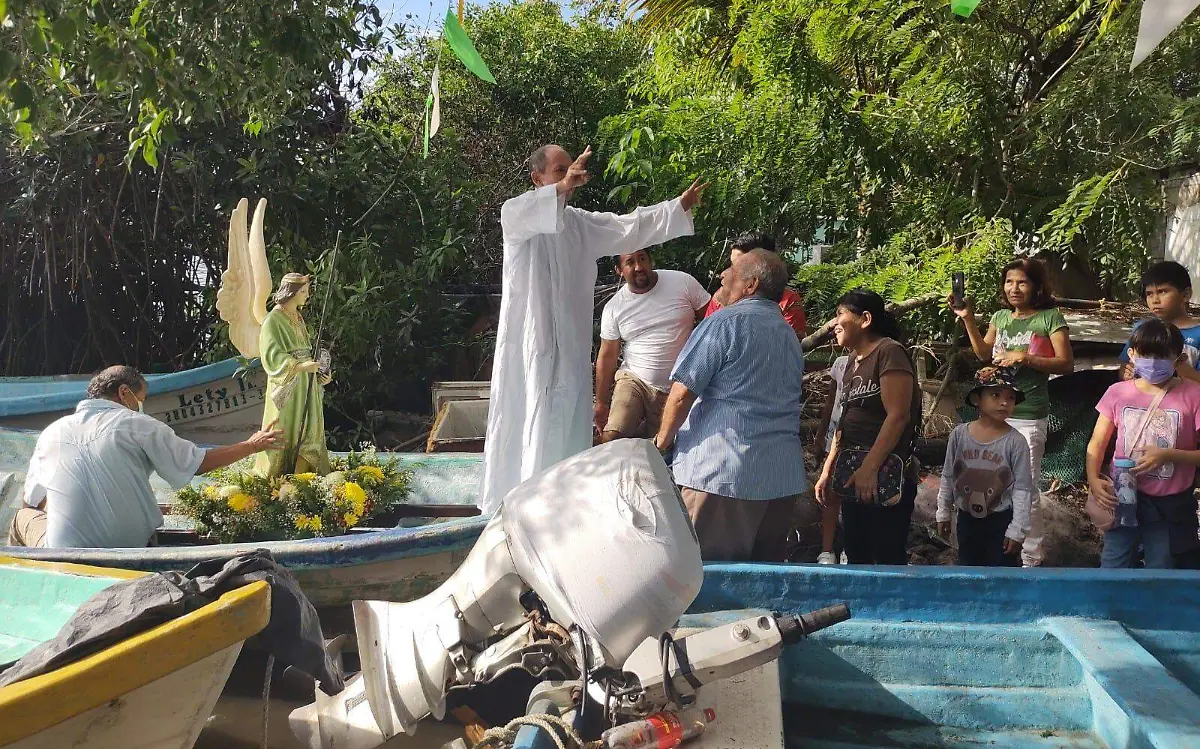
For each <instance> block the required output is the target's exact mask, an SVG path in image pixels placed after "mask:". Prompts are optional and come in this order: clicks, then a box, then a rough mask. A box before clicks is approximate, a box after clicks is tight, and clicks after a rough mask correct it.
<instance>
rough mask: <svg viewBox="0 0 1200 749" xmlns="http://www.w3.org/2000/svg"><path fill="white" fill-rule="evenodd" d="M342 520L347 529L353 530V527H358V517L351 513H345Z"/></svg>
mask: <svg viewBox="0 0 1200 749" xmlns="http://www.w3.org/2000/svg"><path fill="white" fill-rule="evenodd" d="M342 520H344V521H346V527H347V528H353V527H354V526H356V525H358V521H359V520H360V517H359V516H358V515H355V514H354V513H353V512H347V513H346V514H345V515H344V516H342Z"/></svg>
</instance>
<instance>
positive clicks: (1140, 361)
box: [1133, 357, 1175, 385]
mask: <svg viewBox="0 0 1200 749" xmlns="http://www.w3.org/2000/svg"><path fill="white" fill-rule="evenodd" d="M1133 371H1134V373H1135V374H1137V376H1138V377H1141V378H1142V379H1143V380H1145V381H1146V382H1149V383H1150V384H1152V385H1159V384H1161V383H1164V382H1166V381H1167V380H1169V379H1171V375H1173V374H1175V362H1173V361H1171V360H1170V359H1155V358H1153V357H1138V358H1137V359H1136V360H1134V362H1133Z"/></svg>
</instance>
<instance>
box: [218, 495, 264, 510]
mask: <svg viewBox="0 0 1200 749" xmlns="http://www.w3.org/2000/svg"><path fill="white" fill-rule="evenodd" d="M225 504H227V505H229V509H231V510H233V511H234V512H250V511H251V510H253V509H254V508H256V507H258V502H257V501H255V499H254V497H251V496H250V495H249V494H246V493H245V492H238V493H237V494H234V495H233V496H231V497H229V499H226V500H225Z"/></svg>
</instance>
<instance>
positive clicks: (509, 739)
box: [471, 715, 585, 749]
mask: <svg viewBox="0 0 1200 749" xmlns="http://www.w3.org/2000/svg"><path fill="white" fill-rule="evenodd" d="M521 726H536V727H537V728H540V729H542V730H543V731H545V732H546V733H548V734H550V737H551V738H552V739H553V740H554V745H555V746H556V747H557V748H558V749H572V747H584V746H585V744H584V742H583V739H581V738H580V737H579V734H578V733H576V732H575V729H574V728H572V727H571V725H570V724H569V723H567V722H566V721H565V720H563V719H562V718H559V717H556V716H554V715H523V716H521V717H520V718H516V719H515V720H511V721H509V722H508V725H506V726H504V727H496V728H489V729H488V730H486V731H484V733H483V737H482V738H480V739H479V742H478V743H476V744H475V746H473V747H472V748H471V749H484V747H497V749H503V748H504V747H510V746H512V745H513V744H514V743H515V742H516V740H517V729H518V728H520V727H521ZM555 729H557V730H555ZM564 737H565V739H564Z"/></svg>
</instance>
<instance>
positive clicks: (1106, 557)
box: [1100, 523, 1175, 570]
mask: <svg viewBox="0 0 1200 749" xmlns="http://www.w3.org/2000/svg"><path fill="white" fill-rule="evenodd" d="M1170 529H1171V525H1170V524H1169V523H1142V524H1140V525H1138V526H1137V527H1134V528H1130V527H1128V526H1122V527H1120V528H1113V529H1112V530H1110V531H1106V532H1105V534H1104V550H1103V551H1101V552H1100V566H1101V567H1105V568H1122V567H1132V566H1133V555H1134V554H1135V553H1136V552H1137V547H1138V543H1139V542H1140V543H1141V544H1142V547H1143V548H1144V554H1145V558H1146V569H1154V570H1169V569H1173V568H1174V567H1175V558H1174V557H1173V556H1172V555H1171V537H1170Z"/></svg>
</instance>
